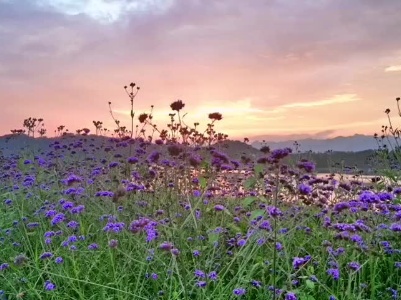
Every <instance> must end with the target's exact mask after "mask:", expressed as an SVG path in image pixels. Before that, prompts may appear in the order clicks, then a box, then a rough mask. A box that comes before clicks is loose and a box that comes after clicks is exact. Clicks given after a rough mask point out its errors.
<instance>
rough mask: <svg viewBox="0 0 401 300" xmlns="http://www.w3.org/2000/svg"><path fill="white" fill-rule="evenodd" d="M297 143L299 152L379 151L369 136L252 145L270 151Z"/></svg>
mask: <svg viewBox="0 0 401 300" xmlns="http://www.w3.org/2000/svg"><path fill="white" fill-rule="evenodd" d="M295 141H296V142H297V143H298V144H299V150H300V151H301V152H308V151H312V152H326V151H329V150H332V151H342V152H358V151H364V150H375V149H378V147H379V146H378V144H377V141H376V140H375V139H374V138H373V137H372V136H369V135H362V134H355V135H353V136H339V137H335V138H329V139H315V138H305V139H299V140H295V139H291V140H286V141H279V142H275V141H271V140H270V141H269V140H266V143H263V142H261V141H254V142H252V143H251V145H252V146H253V147H255V148H257V149H260V148H261V147H262V146H263V145H264V144H266V145H268V146H269V147H270V149H272V150H273V149H278V148H285V147H290V148H293V149H294V143H295ZM391 142H392V144H393V145H394V144H395V141H394V139H393V140H391Z"/></svg>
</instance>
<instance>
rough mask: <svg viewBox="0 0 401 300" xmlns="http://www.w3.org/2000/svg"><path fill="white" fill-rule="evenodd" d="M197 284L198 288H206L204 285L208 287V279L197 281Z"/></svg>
mask: <svg viewBox="0 0 401 300" xmlns="http://www.w3.org/2000/svg"><path fill="white" fill-rule="evenodd" d="M196 286H197V287H198V288H204V287H206V281H197V282H196Z"/></svg>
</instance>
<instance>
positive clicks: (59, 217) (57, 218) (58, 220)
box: [51, 213, 65, 226]
mask: <svg viewBox="0 0 401 300" xmlns="http://www.w3.org/2000/svg"><path fill="white" fill-rule="evenodd" d="M64 220H65V215H64V214H63V213H58V214H56V215H55V216H54V217H53V219H52V221H51V224H52V226H55V225H57V224H60V223H61V222H63V221H64Z"/></svg>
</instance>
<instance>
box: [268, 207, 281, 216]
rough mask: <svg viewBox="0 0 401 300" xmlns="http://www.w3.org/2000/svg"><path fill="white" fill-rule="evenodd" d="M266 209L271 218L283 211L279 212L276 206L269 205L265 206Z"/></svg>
mask: <svg viewBox="0 0 401 300" xmlns="http://www.w3.org/2000/svg"><path fill="white" fill-rule="evenodd" d="M267 211H268V212H269V215H270V216H271V217H273V218H275V217H278V216H282V215H283V213H282V212H281V210H280V209H279V208H278V207H275V206H269V207H268V208H267Z"/></svg>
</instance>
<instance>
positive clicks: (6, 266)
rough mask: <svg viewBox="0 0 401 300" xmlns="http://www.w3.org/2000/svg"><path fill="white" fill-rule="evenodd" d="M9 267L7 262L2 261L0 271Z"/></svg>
mask: <svg viewBox="0 0 401 300" xmlns="http://www.w3.org/2000/svg"><path fill="white" fill-rule="evenodd" d="M9 267H10V265H9V264H8V263H2V264H1V265H0V271H4V270H7V269H8V268H9Z"/></svg>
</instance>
